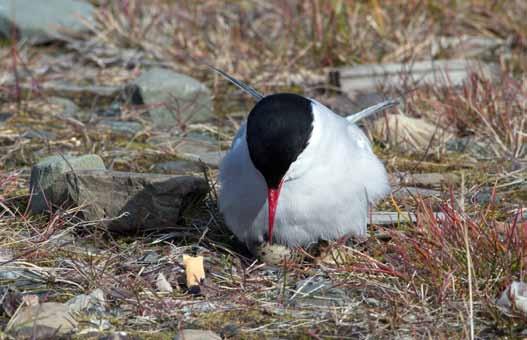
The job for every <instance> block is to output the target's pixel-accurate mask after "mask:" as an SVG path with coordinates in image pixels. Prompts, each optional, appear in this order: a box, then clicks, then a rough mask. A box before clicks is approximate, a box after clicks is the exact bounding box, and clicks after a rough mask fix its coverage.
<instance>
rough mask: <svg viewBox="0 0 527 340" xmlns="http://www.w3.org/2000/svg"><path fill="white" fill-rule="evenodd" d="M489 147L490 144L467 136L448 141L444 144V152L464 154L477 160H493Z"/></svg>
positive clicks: (493, 154) (493, 155)
mask: <svg viewBox="0 0 527 340" xmlns="http://www.w3.org/2000/svg"><path fill="white" fill-rule="evenodd" d="M490 145H491V142H485V141H483V140H478V139H476V138H474V137H471V136H469V137H461V138H452V139H450V140H449V141H447V142H446V150H447V151H450V152H456V153H466V154H469V155H470V156H472V157H474V158H476V159H478V160H484V159H494V158H495V157H496V155H495V153H494V152H493V151H492V147H491V146H490Z"/></svg>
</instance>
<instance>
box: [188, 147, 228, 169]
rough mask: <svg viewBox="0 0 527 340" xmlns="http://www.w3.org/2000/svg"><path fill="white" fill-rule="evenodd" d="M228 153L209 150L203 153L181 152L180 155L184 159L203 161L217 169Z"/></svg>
mask: <svg viewBox="0 0 527 340" xmlns="http://www.w3.org/2000/svg"><path fill="white" fill-rule="evenodd" d="M226 154H227V152H226V151H209V152H203V153H198V154H194V153H181V154H179V156H180V157H181V158H183V159H186V160H189V161H195V162H202V163H203V164H205V165H206V166H208V167H211V168H214V169H217V168H219V166H220V163H221V160H222V159H223V157H225V155H226Z"/></svg>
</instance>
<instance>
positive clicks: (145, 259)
mask: <svg viewBox="0 0 527 340" xmlns="http://www.w3.org/2000/svg"><path fill="white" fill-rule="evenodd" d="M160 258H161V256H160V255H159V254H158V253H156V252H155V251H148V252H146V253H145V254H144V255H143V256H141V257H140V258H139V259H137V262H138V263H141V264H147V265H148V264H157V262H158V261H159V259H160Z"/></svg>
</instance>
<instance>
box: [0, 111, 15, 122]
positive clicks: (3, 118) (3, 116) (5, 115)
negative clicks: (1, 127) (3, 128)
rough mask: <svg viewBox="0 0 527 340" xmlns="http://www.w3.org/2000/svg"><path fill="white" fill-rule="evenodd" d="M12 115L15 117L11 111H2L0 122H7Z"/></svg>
mask: <svg viewBox="0 0 527 340" xmlns="http://www.w3.org/2000/svg"><path fill="white" fill-rule="evenodd" d="M11 117H13V114H12V113H11V112H0V123H3V122H5V121H6V120H8V119H9V118H11Z"/></svg>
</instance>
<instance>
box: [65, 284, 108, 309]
mask: <svg viewBox="0 0 527 340" xmlns="http://www.w3.org/2000/svg"><path fill="white" fill-rule="evenodd" d="M66 305H67V306H68V307H69V309H70V311H71V312H72V313H80V312H84V313H87V314H99V315H100V314H103V313H104V312H105V311H106V300H105V298H104V292H103V291H102V289H99V288H98V289H95V290H94V291H92V292H91V293H90V294H80V295H77V296H75V297H73V298H71V299H70V300H68V302H66Z"/></svg>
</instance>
